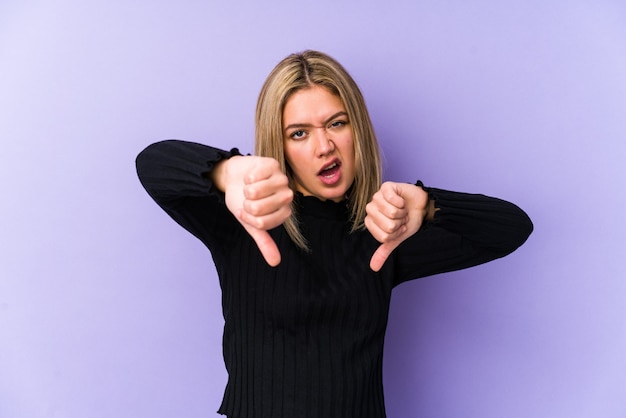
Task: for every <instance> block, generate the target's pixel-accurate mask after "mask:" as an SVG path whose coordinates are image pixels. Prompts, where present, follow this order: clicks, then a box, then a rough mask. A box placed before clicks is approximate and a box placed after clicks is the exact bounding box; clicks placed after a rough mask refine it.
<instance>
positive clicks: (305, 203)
mask: <svg viewBox="0 0 626 418" xmlns="http://www.w3.org/2000/svg"><path fill="white" fill-rule="evenodd" d="M293 201H294V203H295V209H296V212H297V214H299V215H300V214H301V215H305V216H307V215H308V216H313V217H316V218H326V219H336V220H341V221H347V220H348V219H350V209H349V207H348V200H347V199H344V200H342V201H340V202H334V201H332V200H321V199H319V198H318V197H316V196H304V195H303V194H302V193H300V192H295V194H294V198H293Z"/></svg>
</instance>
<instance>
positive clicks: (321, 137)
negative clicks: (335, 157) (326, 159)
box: [317, 128, 335, 157]
mask: <svg viewBox="0 0 626 418" xmlns="http://www.w3.org/2000/svg"><path fill="white" fill-rule="evenodd" d="M334 150H335V143H334V142H333V140H332V139H331V138H330V137H329V135H328V132H327V131H326V129H325V128H319V130H318V134H317V155H318V156H320V157H321V156H324V155H327V154H329V153H331V152H333V151H334Z"/></svg>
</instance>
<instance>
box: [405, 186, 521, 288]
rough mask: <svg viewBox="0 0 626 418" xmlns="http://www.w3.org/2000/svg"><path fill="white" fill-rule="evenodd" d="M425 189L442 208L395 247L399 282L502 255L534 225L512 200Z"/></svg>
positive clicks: (509, 251) (518, 242)
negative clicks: (431, 219) (429, 220)
mask: <svg viewBox="0 0 626 418" xmlns="http://www.w3.org/2000/svg"><path fill="white" fill-rule="evenodd" d="M417 185H418V186H421V187H423V185H422V183H421V182H418V184H417ZM424 190H425V191H426V192H428V194H429V196H430V198H431V199H434V200H435V207H436V208H437V209H438V210H437V212H436V213H435V218H434V220H433V221H432V222H428V223H426V224H424V226H423V227H422V228H421V229H420V230H419V231H418V232H417V233H415V234H414V235H413V236H412V237H410V238H409V239H407V240H406V241H405V242H403V243H402V244H401V245H400V246H399V247H398V248H397V250H396V252H397V254H396V263H397V264H396V275H395V277H396V281H395V284H396V285H397V284H400V283H402V282H404V281H407V280H411V279H416V278H420V277H425V276H430V275H433V274H438V273H444V272H448V271H454V270H460V269H464V268H467V267H471V266H476V265H478V264H483V263H486V262H488V261H491V260H495V259H497V258H500V257H504V256H506V255H508V254H510V253H512V252H513V251H515V250H516V249H517V248H518V247H519V246H521V245H522V244H523V243H524V242H525V241H526V239H527V238H528V236H529V235H530V234H531V232H532V230H533V224H532V222H531V220H530V218H529V217H528V215H526V213H525V212H524V211H523V210H521V209H520V208H519V207H517V206H516V205H514V204H513V203H510V202H507V201H504V200H501V199H497V198H494V197H488V196H485V195H481V194H469V193H458V192H452V191H447V190H441V189H435V188H428V187H424Z"/></svg>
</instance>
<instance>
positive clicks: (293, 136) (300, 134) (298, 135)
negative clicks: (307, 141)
mask: <svg viewBox="0 0 626 418" xmlns="http://www.w3.org/2000/svg"><path fill="white" fill-rule="evenodd" d="M305 135H306V132H304V131H295V132H292V133H291V135H289V137H290V138H291V139H302V138H304V136H305Z"/></svg>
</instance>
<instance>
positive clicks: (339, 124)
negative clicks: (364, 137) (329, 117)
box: [330, 120, 346, 128]
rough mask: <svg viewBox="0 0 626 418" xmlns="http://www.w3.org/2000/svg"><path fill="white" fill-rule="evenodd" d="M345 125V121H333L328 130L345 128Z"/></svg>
mask: <svg viewBox="0 0 626 418" xmlns="http://www.w3.org/2000/svg"><path fill="white" fill-rule="evenodd" d="M345 125H346V122H345V121H342V120H336V121H334V122H332V123H331V124H330V128H340V127H342V126H345Z"/></svg>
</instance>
